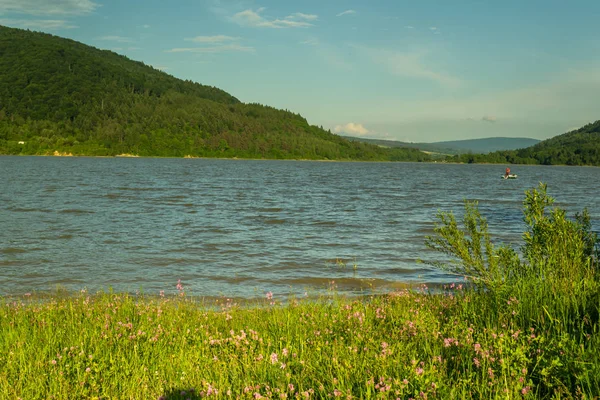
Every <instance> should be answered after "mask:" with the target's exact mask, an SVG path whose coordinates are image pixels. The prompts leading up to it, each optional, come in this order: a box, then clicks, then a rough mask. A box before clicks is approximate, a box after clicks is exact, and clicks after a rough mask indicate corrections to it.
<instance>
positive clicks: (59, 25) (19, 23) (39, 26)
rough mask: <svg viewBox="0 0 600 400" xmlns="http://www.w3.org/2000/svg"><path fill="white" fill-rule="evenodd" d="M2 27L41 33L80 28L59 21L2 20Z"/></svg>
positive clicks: (0, 20) (0, 22)
mask: <svg viewBox="0 0 600 400" xmlns="http://www.w3.org/2000/svg"><path fill="white" fill-rule="evenodd" d="M0 25H5V26H12V27H15V28H22V29H33V30H41V31H51V30H56V29H73V28H78V26H76V25H72V24H71V23H69V22H68V21H65V20H58V19H31V20H27V19H0Z"/></svg>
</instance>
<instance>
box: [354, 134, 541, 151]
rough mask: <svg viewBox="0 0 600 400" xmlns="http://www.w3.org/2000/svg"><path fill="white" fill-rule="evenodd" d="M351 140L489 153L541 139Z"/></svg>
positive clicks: (396, 145)
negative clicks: (419, 141) (418, 141)
mask: <svg viewBox="0 0 600 400" xmlns="http://www.w3.org/2000/svg"><path fill="white" fill-rule="evenodd" d="M347 138H348V139H350V140H357V141H362V142H365V143H371V144H376V145H378V146H384V147H411V148H415V149H420V150H423V151H427V152H432V153H440V154H450V155H455V154H467V153H489V152H492V151H498V150H516V149H521V148H525V147H529V146H533V145H535V144H537V143H539V142H540V141H539V140H537V139H529V138H511V137H493V138H482V139H467V140H451V141H444V142H432V143H407V142H400V141H394V140H381V139H365V138H356V137H347Z"/></svg>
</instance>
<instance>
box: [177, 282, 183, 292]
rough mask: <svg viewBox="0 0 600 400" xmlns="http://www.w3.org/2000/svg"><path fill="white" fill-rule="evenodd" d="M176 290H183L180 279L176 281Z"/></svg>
mask: <svg viewBox="0 0 600 400" xmlns="http://www.w3.org/2000/svg"><path fill="white" fill-rule="evenodd" d="M177 290H183V285H182V284H181V279H179V280H177Z"/></svg>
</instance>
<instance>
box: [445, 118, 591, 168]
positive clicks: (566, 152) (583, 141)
mask: <svg viewBox="0 0 600 400" xmlns="http://www.w3.org/2000/svg"><path fill="white" fill-rule="evenodd" d="M452 161H462V162H493V163H511V164H543V165H595V166H600V120H598V121H596V122H593V123H590V124H587V125H585V126H583V127H581V128H579V129H576V130H574V131H571V132H567V133H563V134H562V135H558V136H555V137H553V138H550V139H546V140H543V141H541V142H540V143H538V144H536V145H534V146H530V147H527V148H524V149H520V150H512V151H497V152H493V153H490V154H485V155H484V154H475V155H462V156H456V157H454V158H452Z"/></svg>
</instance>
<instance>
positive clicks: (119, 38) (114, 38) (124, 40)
mask: <svg viewBox="0 0 600 400" xmlns="http://www.w3.org/2000/svg"><path fill="white" fill-rule="evenodd" d="M98 40H106V41H110V42H117V43H133V42H134V40H133V39H131V38H128V37H123V36H114V35H108V36H101V37H99V38H98Z"/></svg>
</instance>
